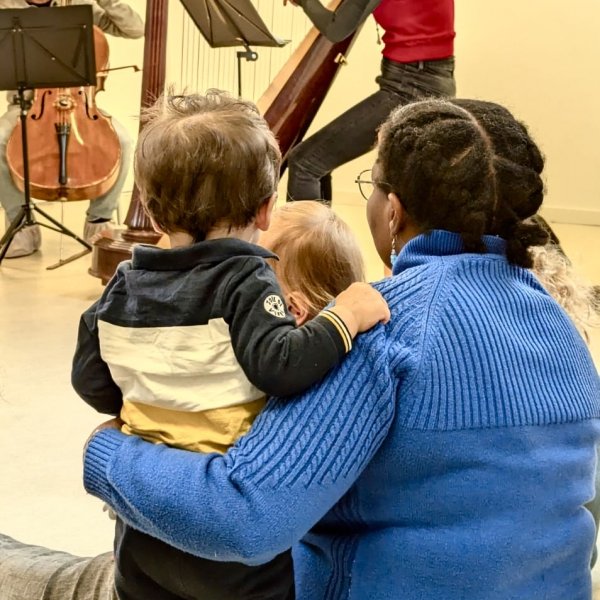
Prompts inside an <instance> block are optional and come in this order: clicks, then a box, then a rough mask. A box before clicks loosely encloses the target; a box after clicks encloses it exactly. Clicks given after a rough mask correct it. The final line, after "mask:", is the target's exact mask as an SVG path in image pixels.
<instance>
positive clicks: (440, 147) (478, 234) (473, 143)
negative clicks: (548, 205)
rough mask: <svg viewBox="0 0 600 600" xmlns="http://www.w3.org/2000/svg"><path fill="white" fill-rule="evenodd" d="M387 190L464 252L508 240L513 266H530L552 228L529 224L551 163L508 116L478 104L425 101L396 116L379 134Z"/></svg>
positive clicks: (494, 107)
mask: <svg viewBox="0 0 600 600" xmlns="http://www.w3.org/2000/svg"><path fill="white" fill-rule="evenodd" d="M378 161H379V163H380V165H381V180H382V181H381V182H380V183H381V184H382V185H384V186H386V185H387V186H388V187H389V188H390V189H391V190H392V191H394V192H396V193H397V194H398V197H399V198H400V201H401V202H402V204H403V206H404V207H405V209H406V210H407V212H408V213H409V214H410V215H411V217H412V218H413V219H414V220H415V222H416V223H417V224H418V225H419V226H420V227H422V228H423V229H424V230H431V229H445V230H448V231H454V232H456V233H460V234H461V236H462V238H463V241H464V245H465V250H467V251H469V252H484V251H485V246H484V244H483V241H482V236H483V235H485V234H490V235H499V236H501V237H503V238H504V239H506V241H507V258H508V260H509V261H510V262H511V263H514V264H517V265H520V266H525V267H529V266H531V258H530V256H529V252H528V248H529V246H532V245H539V244H543V243H544V242H545V240H546V233H545V230H544V229H543V228H541V227H539V226H538V225H537V224H536V223H533V222H529V221H527V219H529V218H530V217H531V216H532V215H534V214H535V213H536V211H537V210H538V208H539V207H540V205H541V203H542V199H543V194H544V187H543V182H542V180H541V177H540V173H541V172H542V170H543V167H544V159H543V157H542V155H541V153H540V151H539V149H538V148H537V146H536V145H535V143H534V142H533V140H531V138H530V137H529V135H528V133H527V130H526V128H525V127H524V126H523V125H522V124H521V123H519V122H518V121H516V120H515V119H514V117H513V116H512V115H511V114H510V112H509V111H507V110H506V109H504V108H502V107H501V106H498V105H496V104H492V103H489V102H481V101H476V100H455V101H443V100H426V101H421V102H416V103H414V104H410V105H407V106H404V107H401V108H399V109H397V110H396V111H394V113H392V115H391V116H390V118H389V119H388V120H387V121H386V123H385V124H384V125H383V126H382V128H381V132H380V143H379V154H378Z"/></svg>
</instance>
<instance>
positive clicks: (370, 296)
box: [329, 282, 390, 337]
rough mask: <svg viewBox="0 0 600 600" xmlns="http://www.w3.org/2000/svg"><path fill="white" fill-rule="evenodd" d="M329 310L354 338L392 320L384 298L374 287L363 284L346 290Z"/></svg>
mask: <svg viewBox="0 0 600 600" xmlns="http://www.w3.org/2000/svg"><path fill="white" fill-rule="evenodd" d="M329 310H331V311H333V312H334V313H336V314H337V315H338V316H339V317H340V318H341V319H342V320H343V321H344V323H346V326H347V327H348V329H349V330H350V334H351V335H352V337H354V336H355V335H356V334H357V333H360V332H362V331H367V329H370V328H371V327H373V326H374V325H377V323H387V322H388V321H389V320H390V309H389V307H388V305H387V302H386V301H385V300H384V299H383V296H382V295H381V294H380V293H379V292H378V291H377V290H376V289H375V288H374V287H373V286H372V285H369V284H368V283H363V282H356V283H353V284H352V285H350V286H349V287H348V288H347V289H345V290H344V291H343V292H342V293H341V294H340V295H339V296H338V297H337V298H336V299H335V306H333V307H331V308H330V309H329Z"/></svg>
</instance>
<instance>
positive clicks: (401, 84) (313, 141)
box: [287, 57, 456, 202]
mask: <svg viewBox="0 0 600 600" xmlns="http://www.w3.org/2000/svg"><path fill="white" fill-rule="evenodd" d="M377 83H378V84H379V91H377V92H375V93H374V94H372V95H371V96H369V97H368V98H365V100H363V101H362V102H359V103H358V104H357V105H356V106H353V107H352V108H350V109H349V110H347V111H346V112H345V113H343V114H342V115H340V116H339V117H337V119H335V120H334V121H332V122H331V123H329V125H326V126H325V127H323V129H321V130H319V131H317V133H315V134H314V135H312V136H311V137H309V138H308V139H306V140H305V141H303V142H301V143H300V144H298V145H297V146H296V147H295V148H294V149H293V150H292V151H291V152H290V153H289V155H288V169H289V179H288V189H287V199H288V202H289V201H292V200H319V199H323V200H331V172H332V171H333V170H334V169H336V168H337V167H339V166H341V165H344V164H346V163H347V162H350V161H351V160H353V159H355V158H358V157H359V156H362V155H363V154H366V153H367V152H369V150H371V149H372V148H373V146H374V145H375V142H376V140H377V129H378V128H379V126H380V125H381V124H382V123H383V122H384V121H385V120H386V119H387V117H388V115H389V114H390V113H391V112H392V110H393V109H394V108H396V107H397V106H401V105H403V104H408V103H409V102H413V101H415V100H420V99H422V98H431V97H451V96H454V95H455V94H456V85H455V82H454V58H452V57H451V58H445V59H442V60H429V61H419V62H414V63H397V62H394V61H391V60H388V59H387V58H384V59H383V60H382V62H381V75H380V76H379V77H378V78H377Z"/></svg>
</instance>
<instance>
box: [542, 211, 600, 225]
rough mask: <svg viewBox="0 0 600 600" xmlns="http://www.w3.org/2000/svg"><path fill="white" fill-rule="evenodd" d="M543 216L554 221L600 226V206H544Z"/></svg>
mask: <svg viewBox="0 0 600 600" xmlns="http://www.w3.org/2000/svg"><path fill="white" fill-rule="evenodd" d="M541 214H542V216H543V217H544V218H545V219H547V220H548V221H550V222H553V223H569V224H572V225H597V226H600V208H598V210H590V209H580V208H560V207H544V208H542V210H541Z"/></svg>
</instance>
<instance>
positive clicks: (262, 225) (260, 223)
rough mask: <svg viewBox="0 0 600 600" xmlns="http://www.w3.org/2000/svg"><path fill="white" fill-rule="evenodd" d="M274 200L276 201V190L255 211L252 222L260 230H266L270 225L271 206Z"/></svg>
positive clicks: (273, 204) (273, 205)
mask: <svg viewBox="0 0 600 600" xmlns="http://www.w3.org/2000/svg"><path fill="white" fill-rule="evenodd" d="M275 202H277V192H275V193H274V194H273V195H272V196H271V197H270V198H269V199H268V200H265V201H264V202H263V203H262V204H261V205H260V208H259V209H258V211H257V212H256V217H255V218H254V224H255V225H256V227H257V228H258V229H260V230H261V231H267V229H269V227H270V225H271V215H272V214H273V208H275Z"/></svg>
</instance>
